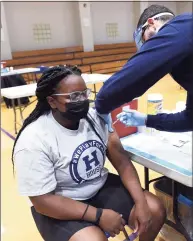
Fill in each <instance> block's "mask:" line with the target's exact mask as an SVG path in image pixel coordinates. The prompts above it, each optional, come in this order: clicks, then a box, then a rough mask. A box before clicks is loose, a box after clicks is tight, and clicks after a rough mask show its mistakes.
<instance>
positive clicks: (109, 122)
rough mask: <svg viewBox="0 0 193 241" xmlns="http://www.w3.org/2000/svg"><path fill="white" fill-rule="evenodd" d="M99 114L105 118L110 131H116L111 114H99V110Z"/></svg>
mask: <svg viewBox="0 0 193 241" xmlns="http://www.w3.org/2000/svg"><path fill="white" fill-rule="evenodd" d="M97 115H98V116H99V117H100V118H101V119H103V120H104V122H105V124H106V125H108V131H109V132H114V130H113V128H112V118H111V114H99V113H98V112H97Z"/></svg>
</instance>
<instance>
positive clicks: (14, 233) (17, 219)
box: [1, 76, 186, 241]
mask: <svg viewBox="0 0 193 241" xmlns="http://www.w3.org/2000/svg"><path fill="white" fill-rule="evenodd" d="M148 93H161V94H163V96H164V108H165V109H169V110H172V109H174V108H175V103H176V102H177V101H185V99H186V93H185V91H184V90H181V89H180V88H179V86H178V85H177V84H176V83H175V82H174V81H173V80H172V79H171V77H169V76H166V77H164V78H163V79H162V80H161V81H160V82H159V83H158V84H156V85H155V86H153V87H152V88H151V89H150V90H149V91H148ZM146 95H147V93H146V94H144V95H143V96H142V97H141V98H140V99H139V111H143V112H145V111H146ZM33 107H34V105H32V106H29V107H28V108H27V109H26V110H25V111H24V116H25V117H26V116H27V115H28V114H29V113H30V112H31V110H32V109H33ZM1 127H2V128H4V129H5V130H7V131H8V132H10V133H11V134H12V135H14V128H13V127H14V126H13V111H12V109H9V110H8V109H7V108H6V107H5V106H4V105H3V104H2V106H1ZM12 146H13V140H12V139H10V138H9V137H8V136H6V135H5V134H4V133H1V235H2V241H15V240H16V241H41V240H42V239H41V237H40V235H39V233H38V231H37V230H36V227H35V224H34V222H33V220H32V217H31V213H30V209H29V205H28V202H27V198H24V197H20V196H19V195H18V193H17V183H16V179H15V178H14V176H13V169H12V163H11V151H12ZM135 166H136V168H137V171H138V174H139V177H140V180H141V182H142V184H143V168H142V167H141V166H139V165H135ZM107 167H108V168H109V170H110V171H112V172H114V170H113V168H112V166H111V165H110V164H109V163H107ZM150 174H151V177H157V175H158V174H157V173H155V172H151V173H150ZM151 191H153V189H151ZM123 239H124V237H123V235H119V236H117V237H116V238H114V239H113V240H114V241H122V240H123Z"/></svg>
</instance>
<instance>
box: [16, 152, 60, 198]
mask: <svg viewBox="0 0 193 241" xmlns="http://www.w3.org/2000/svg"><path fill="white" fill-rule="evenodd" d="M14 164H15V167H16V175H17V180H18V188H19V193H20V194H21V195H24V196H39V195H43V194H47V193H50V192H52V191H53V190H55V188H56V185H57V182H56V178H55V171H54V165H53V162H52V161H51V160H50V159H49V156H48V155H47V154H46V153H45V152H43V151H42V150H38V149H21V150H19V151H17V152H16V153H15V154H14Z"/></svg>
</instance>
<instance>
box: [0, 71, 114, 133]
mask: <svg viewBox="0 0 193 241" xmlns="http://www.w3.org/2000/svg"><path fill="white" fill-rule="evenodd" d="M30 69H31V71H32V69H33V71H39V69H37V68H36V69H35V68H30ZM22 71H23V72H22ZM22 71H20V73H24V70H22ZM26 71H27V70H26ZM28 71H29V69H28ZM5 74H10V72H9V73H5ZM17 74H18V72H17ZM82 77H83V79H84V81H85V83H86V84H94V85H95V84H97V83H101V82H102V83H103V82H105V81H106V80H107V79H108V78H109V75H103V74H82ZM36 87H37V84H36V83H35V84H28V85H22V86H16V87H9V88H4V89H1V95H2V96H3V97H6V98H8V99H11V100H12V106H13V112H14V129H15V134H17V124H18V122H17V113H16V107H15V104H14V100H15V99H17V100H18V104H19V105H18V108H19V111H20V117H21V121H22V122H23V114H22V111H23V110H24V109H25V107H24V108H23V109H22V107H21V104H20V98H22V97H30V96H34V95H35V90H36ZM95 95H96V86H95ZM31 103H33V102H31ZM31 103H30V104H31Z"/></svg>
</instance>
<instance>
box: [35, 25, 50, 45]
mask: <svg viewBox="0 0 193 241" xmlns="http://www.w3.org/2000/svg"><path fill="white" fill-rule="evenodd" d="M33 35H34V40H35V42H36V43H47V42H50V41H51V39H52V36H51V29H50V24H34V26H33Z"/></svg>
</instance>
